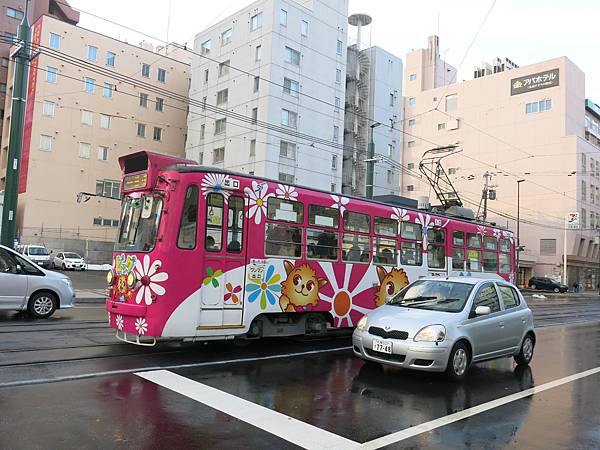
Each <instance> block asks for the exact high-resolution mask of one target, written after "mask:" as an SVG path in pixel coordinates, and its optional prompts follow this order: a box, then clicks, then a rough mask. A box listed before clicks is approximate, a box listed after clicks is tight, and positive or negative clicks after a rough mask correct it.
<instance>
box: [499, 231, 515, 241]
mask: <svg viewBox="0 0 600 450" xmlns="http://www.w3.org/2000/svg"><path fill="white" fill-rule="evenodd" d="M502 236H503V237H504V238H506V239H508V240H509V241H510V243H511V244H513V243H514V237H513V236H514V235H513V234H512V232H511V231H502Z"/></svg>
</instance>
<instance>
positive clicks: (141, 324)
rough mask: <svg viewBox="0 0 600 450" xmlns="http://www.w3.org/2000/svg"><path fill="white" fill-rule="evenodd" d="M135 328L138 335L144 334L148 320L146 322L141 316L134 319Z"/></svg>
mask: <svg viewBox="0 0 600 450" xmlns="http://www.w3.org/2000/svg"><path fill="white" fill-rule="evenodd" d="M135 329H136V330H137V332H138V334H139V335H142V334H146V331H148V322H146V319H144V318H143V317H138V318H137V319H135Z"/></svg>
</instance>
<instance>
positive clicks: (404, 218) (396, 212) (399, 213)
mask: <svg viewBox="0 0 600 450" xmlns="http://www.w3.org/2000/svg"><path fill="white" fill-rule="evenodd" d="M392 211H393V212H392V215H391V216H390V218H391V219H394V220H397V221H398V222H408V221H409V220H410V216H409V215H408V211H407V210H406V209H402V208H392Z"/></svg>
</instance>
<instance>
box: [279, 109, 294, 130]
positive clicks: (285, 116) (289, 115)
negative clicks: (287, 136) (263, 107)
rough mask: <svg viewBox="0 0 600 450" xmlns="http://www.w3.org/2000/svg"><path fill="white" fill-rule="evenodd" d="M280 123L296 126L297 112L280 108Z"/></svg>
mask: <svg viewBox="0 0 600 450" xmlns="http://www.w3.org/2000/svg"><path fill="white" fill-rule="evenodd" d="M281 124H282V125H286V126H288V127H292V128H296V127H297V126H298V114H296V113H295V112H292V111H289V110H287V109H282V110H281Z"/></svg>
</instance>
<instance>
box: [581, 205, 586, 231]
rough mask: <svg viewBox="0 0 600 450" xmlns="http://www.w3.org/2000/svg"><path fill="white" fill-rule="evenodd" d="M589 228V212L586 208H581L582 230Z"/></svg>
mask: <svg viewBox="0 0 600 450" xmlns="http://www.w3.org/2000/svg"><path fill="white" fill-rule="evenodd" d="M586 226H587V211H586V210H585V208H581V228H585V227H586Z"/></svg>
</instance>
